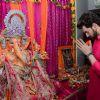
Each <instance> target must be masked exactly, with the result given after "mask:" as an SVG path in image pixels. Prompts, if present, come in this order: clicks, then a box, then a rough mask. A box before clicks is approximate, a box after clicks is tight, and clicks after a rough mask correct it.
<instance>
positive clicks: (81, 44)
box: [76, 39, 92, 55]
mask: <svg viewBox="0 0 100 100" xmlns="http://www.w3.org/2000/svg"><path fill="white" fill-rule="evenodd" d="M76 45H77V47H78V48H79V49H80V50H81V51H82V52H83V53H84V54H85V55H88V54H89V53H92V44H91V42H90V44H89V45H87V44H86V43H85V42H84V41H83V40H82V39H79V40H76Z"/></svg>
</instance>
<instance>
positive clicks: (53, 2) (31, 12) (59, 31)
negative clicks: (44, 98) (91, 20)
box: [0, 0, 76, 76]
mask: <svg viewBox="0 0 100 100" xmlns="http://www.w3.org/2000/svg"><path fill="white" fill-rule="evenodd" d="M35 1H36V0H35ZM73 2H75V0H71V1H70V0H48V1H47V0H40V2H35V3H34V0H22V1H21V2H20V3H13V2H5V1H4V0H0V31H1V30H2V29H4V22H3V19H4V17H5V15H6V14H7V12H8V11H9V10H10V9H19V10H22V11H23V12H24V14H25V15H26V17H27V26H26V33H27V35H28V36H31V40H33V39H36V41H37V42H38V43H39V44H40V45H41V49H42V50H41V51H44V50H45V48H46V51H47V53H48V55H49V60H48V61H47V71H48V73H49V75H50V76H57V73H58V54H57V51H58V46H62V45H68V44H72V39H71V37H72V32H73V33H74V36H75V34H76V33H75V25H74V27H73V30H72V25H73V24H72V21H73V22H74V21H75V20H74V19H75V17H73V16H75V15H71V14H74V13H72V11H73V7H72V3H73ZM74 8H75V7H74ZM74 23H75V22H74Z"/></svg>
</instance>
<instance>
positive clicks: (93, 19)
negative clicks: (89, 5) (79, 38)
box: [77, 11, 100, 29]
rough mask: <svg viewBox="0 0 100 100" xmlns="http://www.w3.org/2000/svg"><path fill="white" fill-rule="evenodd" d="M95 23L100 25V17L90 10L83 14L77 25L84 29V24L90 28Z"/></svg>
mask: <svg viewBox="0 0 100 100" xmlns="http://www.w3.org/2000/svg"><path fill="white" fill-rule="evenodd" d="M93 23H96V24H97V25H99V26H100V17H99V16H98V15H97V14H95V13H93V12H91V11H89V12H87V13H83V14H82V15H81V17H80V18H79V20H78V23H77V27H78V28H79V29H82V27H83V26H86V27H87V28H89V27H92V24H93Z"/></svg>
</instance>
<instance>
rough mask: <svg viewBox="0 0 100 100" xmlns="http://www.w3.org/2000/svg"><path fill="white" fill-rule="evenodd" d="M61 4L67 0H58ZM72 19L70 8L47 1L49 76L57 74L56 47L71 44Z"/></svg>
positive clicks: (67, 0)
mask: <svg viewBox="0 0 100 100" xmlns="http://www.w3.org/2000/svg"><path fill="white" fill-rule="evenodd" d="M58 1H59V2H60V3H61V4H62V5H65V4H68V3H69V2H70V1H69V0H58ZM71 23H72V20H71V9H70V8H68V9H65V10H64V9H62V8H60V7H57V6H56V5H55V4H53V3H52V2H51V1H48V26H47V38H46V51H47V53H48V55H49V60H48V61H47V71H48V73H49V75H50V76H53V77H55V76H57V74H58V47H59V46H63V45H69V44H72V39H71V35H72V25H71Z"/></svg>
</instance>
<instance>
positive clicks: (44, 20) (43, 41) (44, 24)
mask: <svg viewBox="0 0 100 100" xmlns="http://www.w3.org/2000/svg"><path fill="white" fill-rule="evenodd" d="M47 9H48V4H47V0H41V51H45V46H46V31H47Z"/></svg>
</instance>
